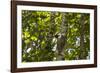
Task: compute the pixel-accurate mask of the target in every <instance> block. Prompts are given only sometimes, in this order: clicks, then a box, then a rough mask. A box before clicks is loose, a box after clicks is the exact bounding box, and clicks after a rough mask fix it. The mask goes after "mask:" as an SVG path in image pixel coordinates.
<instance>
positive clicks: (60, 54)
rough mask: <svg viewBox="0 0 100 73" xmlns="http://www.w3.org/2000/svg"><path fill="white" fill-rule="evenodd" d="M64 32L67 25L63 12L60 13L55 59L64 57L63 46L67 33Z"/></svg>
mask: <svg viewBox="0 0 100 73" xmlns="http://www.w3.org/2000/svg"><path fill="white" fill-rule="evenodd" d="M66 32H67V27H66V18H65V13H62V23H61V29H60V33H59V37H58V39H57V51H58V56H57V60H63V59H64V48H65V45H66V34H67V33H66Z"/></svg>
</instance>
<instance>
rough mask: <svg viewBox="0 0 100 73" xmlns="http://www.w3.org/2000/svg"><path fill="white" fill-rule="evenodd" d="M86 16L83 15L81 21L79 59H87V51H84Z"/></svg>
mask: <svg viewBox="0 0 100 73" xmlns="http://www.w3.org/2000/svg"><path fill="white" fill-rule="evenodd" d="M84 18H85V17H84V14H81V19H80V25H81V26H80V28H81V29H80V55H79V59H85V51H84V49H85V48H84V31H85V28H84V27H85V25H84V22H85V19H84Z"/></svg>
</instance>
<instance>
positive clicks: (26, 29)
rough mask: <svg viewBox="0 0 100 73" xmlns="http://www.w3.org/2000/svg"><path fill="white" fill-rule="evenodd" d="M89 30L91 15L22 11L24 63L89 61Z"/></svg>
mask: <svg viewBox="0 0 100 73" xmlns="http://www.w3.org/2000/svg"><path fill="white" fill-rule="evenodd" d="M82 16H83V17H82ZM83 26H84V27H83ZM89 27H90V15H89V14H88V13H71V12H47V11H30V10H22V62H40V61H57V60H80V59H89V51H90V41H89V40H90V39H89V37H90V34H89V33H90V28H89ZM82 29H83V31H82ZM82 32H84V33H83V35H82ZM82 39H83V41H82ZM82 45H84V47H82ZM81 47H82V48H81ZM81 54H82V56H81V57H80V55H81ZM60 57H61V58H60Z"/></svg>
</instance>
